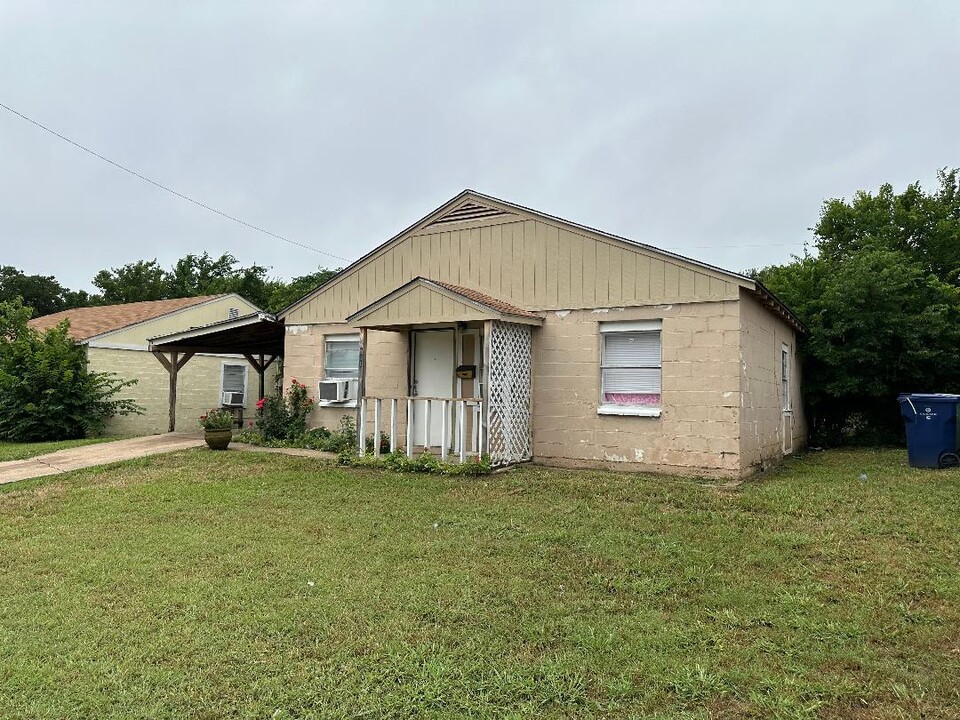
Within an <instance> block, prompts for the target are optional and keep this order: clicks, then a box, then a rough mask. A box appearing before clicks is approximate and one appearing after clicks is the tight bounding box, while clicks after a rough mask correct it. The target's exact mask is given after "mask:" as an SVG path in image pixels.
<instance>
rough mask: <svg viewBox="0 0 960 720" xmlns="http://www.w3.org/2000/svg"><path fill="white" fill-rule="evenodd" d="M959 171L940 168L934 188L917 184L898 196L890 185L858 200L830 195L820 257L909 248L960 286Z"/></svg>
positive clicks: (819, 229)
mask: <svg viewBox="0 0 960 720" xmlns="http://www.w3.org/2000/svg"><path fill="white" fill-rule="evenodd" d="M957 173H958V171H957V170H956V169H953V170H947V169H943V170H940V171H939V172H938V173H937V179H938V181H939V188H938V189H937V190H936V191H935V192H933V193H925V192H924V191H923V189H922V188H921V187H920V184H919V183H913V184H912V185H909V186H907V189H906V190H904V191H903V192H902V193H900V194H899V195H897V194H895V193H894V192H893V187H892V186H891V185H889V184H885V185H882V186H881V187H880V190H879V191H878V192H877V193H876V194H875V195H874V194H871V193H868V192H864V191H861V192H858V193H857V194H856V195H855V196H854V198H853V201H852V202H846V201H845V200H842V199H833V200H828V201H827V202H825V203H824V205H823V209H822V212H821V214H820V221H819V222H818V223H817V226H816V228H815V232H816V246H817V250H818V251H819V255H820V257H822V258H824V259H827V260H842V259H843V258H844V257H848V256H850V255H851V254H853V253H855V252H856V251H857V250H860V249H863V248H866V247H885V248H888V249H890V250H898V251H900V252H903V253H904V254H906V255H908V256H909V257H911V258H912V259H913V260H915V261H916V262H918V263H920V266H921V267H922V268H923V270H924V271H925V272H928V273H931V274H933V275H936V276H937V277H938V278H940V279H941V280H942V281H944V282H948V283H951V284H953V285H960V188H958V180H957Z"/></svg>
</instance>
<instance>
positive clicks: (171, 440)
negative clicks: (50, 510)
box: [0, 433, 203, 484]
mask: <svg viewBox="0 0 960 720" xmlns="http://www.w3.org/2000/svg"><path fill="white" fill-rule="evenodd" d="M201 445H203V438H202V437H200V436H199V435H188V434H186V433H167V434H165V435H148V436H146V437H138V438H130V439H129V440H114V441H113V442H105V443H99V444H97V445H83V446H81V447H76V448H69V449H67V450H58V451H57V452H53V453H48V454H46V455H38V456H36V457H32V458H27V459H26V460H9V461H7V462H0V484H3V483H10V482H14V481H16V480H27V479H29V478H35V477H43V476H44V475H56V474H57V473H62V472H67V471H69V470H79V469H80V468H86V467H93V466H94V465H107V464H108V463H115V462H120V461H121V460H133V459H134V458H140V457H146V456H147V455H159V454H160V453H167V452H173V451H175V450H184V449H186V448H192V447H200V446H201Z"/></svg>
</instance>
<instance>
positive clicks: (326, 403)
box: [317, 333, 363, 409]
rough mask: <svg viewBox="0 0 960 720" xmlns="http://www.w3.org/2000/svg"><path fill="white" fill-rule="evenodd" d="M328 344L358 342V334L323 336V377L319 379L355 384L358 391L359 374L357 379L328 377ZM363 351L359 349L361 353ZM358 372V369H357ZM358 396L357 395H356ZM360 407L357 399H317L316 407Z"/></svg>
mask: <svg viewBox="0 0 960 720" xmlns="http://www.w3.org/2000/svg"><path fill="white" fill-rule="evenodd" d="M328 342H356V343H359V342H360V333H336V334H331V335H324V336H323V377H322V378H321V379H320V381H321V382H328V381H331V380H350V381H351V382H354V383H356V384H357V387H358V389H359V384H360V377H359V374H358V376H357V377H350V378H345V377H330V376H329V375H327V343H328ZM362 351H363V349H362V348H361V352H362ZM357 369H358V370H359V368H357ZM358 394H359V393H358ZM359 406H360V402H359V400H357V399H353V400H348V401H347V402H342V403H340V402H331V401H330V400H320V399H319V398H318V399H317V407H322V408H352V409H355V408H357V407H359Z"/></svg>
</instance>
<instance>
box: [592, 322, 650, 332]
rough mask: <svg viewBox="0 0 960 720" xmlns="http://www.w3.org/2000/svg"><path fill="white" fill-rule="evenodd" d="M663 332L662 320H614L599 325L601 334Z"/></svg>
mask: <svg viewBox="0 0 960 720" xmlns="http://www.w3.org/2000/svg"><path fill="white" fill-rule="evenodd" d="M648 330H663V320H623V321H620V320H616V321H613V322H602V323H600V332H601V333H622V332H644V331H648Z"/></svg>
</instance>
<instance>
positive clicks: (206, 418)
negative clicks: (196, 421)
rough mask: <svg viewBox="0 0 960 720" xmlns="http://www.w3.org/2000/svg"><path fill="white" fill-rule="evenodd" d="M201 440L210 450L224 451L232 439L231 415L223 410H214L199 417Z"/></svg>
mask: <svg viewBox="0 0 960 720" xmlns="http://www.w3.org/2000/svg"><path fill="white" fill-rule="evenodd" d="M200 427H202V428H203V439H204V440H205V441H206V443H207V447H209V448H210V449H211V450H226V449H227V445H229V444H230V440H231V439H232V438H233V430H232V429H231V428H232V427H233V414H232V413H231V412H230V411H229V410H224V409H223V408H219V409H218V408H214V409H213V410H210V411H208V412H206V413H204V414H203V415H201V416H200Z"/></svg>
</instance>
